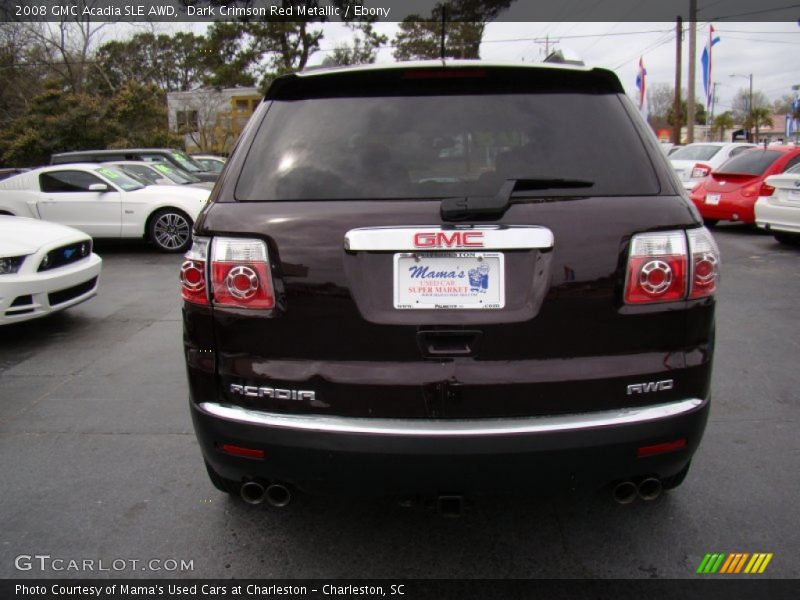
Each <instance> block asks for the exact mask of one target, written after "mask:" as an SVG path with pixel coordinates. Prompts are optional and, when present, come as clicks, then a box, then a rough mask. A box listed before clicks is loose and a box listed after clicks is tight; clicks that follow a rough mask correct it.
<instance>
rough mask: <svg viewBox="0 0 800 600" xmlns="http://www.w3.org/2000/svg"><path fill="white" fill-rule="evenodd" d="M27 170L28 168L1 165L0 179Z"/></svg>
mask: <svg viewBox="0 0 800 600" xmlns="http://www.w3.org/2000/svg"><path fill="white" fill-rule="evenodd" d="M27 170H28V169H24V168H17V167H2V168H0V181H2V180H3V179H8V178H9V177H13V176H14V175H18V174H19V173H24V172H25V171H27Z"/></svg>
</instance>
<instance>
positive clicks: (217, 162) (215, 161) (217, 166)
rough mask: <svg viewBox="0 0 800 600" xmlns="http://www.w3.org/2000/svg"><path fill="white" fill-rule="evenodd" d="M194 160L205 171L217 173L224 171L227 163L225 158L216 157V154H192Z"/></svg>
mask: <svg viewBox="0 0 800 600" xmlns="http://www.w3.org/2000/svg"><path fill="white" fill-rule="evenodd" d="M192 158H193V159H194V160H195V161H196V162H199V163H200V164H201V165H203V167H204V168H205V169H208V170H209V171H213V172H215V173H219V172H220V171H222V167H224V166H225V162H226V160H225V159H224V158H223V157H221V156H215V155H214V154H192Z"/></svg>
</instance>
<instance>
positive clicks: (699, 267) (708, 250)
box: [687, 227, 719, 299]
mask: <svg viewBox="0 0 800 600" xmlns="http://www.w3.org/2000/svg"><path fill="white" fill-rule="evenodd" d="M687 234H688V236H689V255H690V256H691V265H692V267H691V281H692V283H691V288H690V290H689V298H692V299H694V298H704V297H706V296H711V295H712V294H713V293H714V292H715V291H716V290H717V282H718V280H719V249H718V248H717V244H716V242H715V241H714V237H713V236H712V235H711V232H710V231H708V229H706V228H705V227H701V228H700V229H690V230H689V231H688V232H687Z"/></svg>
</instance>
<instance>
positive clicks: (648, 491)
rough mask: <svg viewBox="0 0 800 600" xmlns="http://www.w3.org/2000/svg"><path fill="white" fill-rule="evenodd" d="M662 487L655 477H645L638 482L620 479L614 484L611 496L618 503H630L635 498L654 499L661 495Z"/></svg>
mask: <svg viewBox="0 0 800 600" xmlns="http://www.w3.org/2000/svg"><path fill="white" fill-rule="evenodd" d="M662 490H663V487H662V485H661V480H660V479H657V478H656V477H645V478H644V479H641V480H640V481H639V482H638V484H637V483H634V482H633V481H621V482H619V483H618V484H617V485H615V486H614V489H613V490H612V492H611V493H612V496H613V498H614V500H615V501H616V502H617V503H618V504H630V503H631V502H633V501H634V500H636V498H637V497H638V498H641V499H642V500H655V499H656V498H658V497H659V496H660V495H661V491H662Z"/></svg>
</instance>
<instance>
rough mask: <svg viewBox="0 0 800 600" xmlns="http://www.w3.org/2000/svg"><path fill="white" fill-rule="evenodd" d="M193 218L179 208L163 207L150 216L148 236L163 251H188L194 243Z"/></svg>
mask: <svg viewBox="0 0 800 600" xmlns="http://www.w3.org/2000/svg"><path fill="white" fill-rule="evenodd" d="M192 225H193V223H192V220H191V219H190V218H189V216H188V215H187V214H186V213H185V212H183V211H180V210H178V209H177V208H162V209H161V210H158V211H156V212H155V213H153V215H152V216H151V217H150V221H149V222H148V224H147V238H148V239H149V240H150V241H151V242H152V243H153V245H154V246H155V247H156V248H158V249H159V250H160V251H161V252H186V250H188V249H189V246H190V245H191V244H192Z"/></svg>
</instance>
